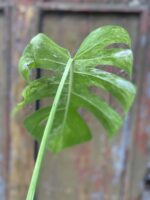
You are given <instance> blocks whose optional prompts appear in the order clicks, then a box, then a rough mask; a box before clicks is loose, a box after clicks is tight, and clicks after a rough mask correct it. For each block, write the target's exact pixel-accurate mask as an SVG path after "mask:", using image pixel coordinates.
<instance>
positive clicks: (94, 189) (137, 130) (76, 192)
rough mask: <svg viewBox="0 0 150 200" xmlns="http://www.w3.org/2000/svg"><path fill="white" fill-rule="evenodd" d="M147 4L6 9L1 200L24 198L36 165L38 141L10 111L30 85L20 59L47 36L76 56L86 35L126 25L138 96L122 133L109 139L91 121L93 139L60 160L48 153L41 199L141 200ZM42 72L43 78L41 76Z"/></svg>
mask: <svg viewBox="0 0 150 200" xmlns="http://www.w3.org/2000/svg"><path fill="white" fill-rule="evenodd" d="M149 21H150V20H149V3H148V0H147V1H146V0H145V1H144V0H143V1H142V0H141V1H140V0H134V1H129V0H128V1H127V0H122V1H120V0H103V1H102V0H95V1H94V0H84V1H83V0H81V1H79V0H72V1H69V0H66V1H62V0H55V1H54V2H52V1H45V2H42V1H41V2H40V1H31V0H22V1H19V0H16V1H15V0H14V1H8V2H7V1H6V0H5V1H1V3H0V30H1V31H0V61H1V62H0V101H1V102H0V119H1V120H0V199H1V200H23V199H25V195H26V191H27V188H28V184H29V180H30V177H31V173H32V169H33V165H34V141H33V140H32V138H31V137H30V136H29V135H28V134H27V133H26V131H25V129H24V128H23V125H22V121H21V116H20V117H18V118H17V119H12V118H11V116H10V111H11V109H12V107H13V106H14V105H15V104H16V102H18V101H19V99H20V95H19V94H20V91H21V90H22V88H23V87H24V85H25V83H24V81H23V80H22V79H21V77H20V76H19V75H18V69H17V66H18V60H19V57H20V55H21V53H22V50H23V48H24V47H25V45H26V44H27V42H28V41H29V40H30V38H31V37H32V36H33V35H35V34H36V33H38V32H44V33H46V34H47V35H49V36H50V37H51V38H52V39H54V40H55V41H56V42H58V43H59V44H60V45H62V46H64V47H66V48H68V49H70V51H71V52H72V53H74V51H75V49H77V48H78V46H79V44H80V43H81V41H82V40H83V38H84V37H85V36H86V35H87V33H88V32H90V31H91V30H93V29H94V28H97V27H99V26H102V25H106V24H117V25H121V26H123V27H125V28H126V29H127V30H128V31H129V33H130V35H131V37H132V41H133V46H132V47H133V51H134V56H135V60H134V70H133V81H134V83H135V84H136V85H137V88H138V94H137V97H136V101H135V103H134V106H133V108H132V110H131V112H130V114H129V116H128V117H127V119H126V120H125V124H124V127H123V128H122V130H121V131H120V134H119V135H118V136H116V137H115V138H114V139H113V140H112V141H109V140H108V139H107V137H106V135H105V133H104V130H103V129H102V127H100V125H99V124H98V123H97V122H96V121H95V120H94V118H93V117H92V116H90V115H87V116H86V117H87V120H88V121H89V124H90V128H91V129H92V131H93V140H92V141H91V142H88V143H86V144H83V145H80V146H77V147H74V148H72V149H67V150H65V151H63V152H62V153H60V154H59V155H52V154H51V153H50V152H49V153H47V154H46V157H45V159H44V164H43V167H42V172H41V177H40V182H39V185H38V190H37V193H36V199H37V200H49V199H52V200H60V199H61V200H137V199H140V196H141V195H142V193H143V191H144V189H143V187H144V186H143V185H144V184H143V179H144V174H145V172H146V167H147V165H148V163H149V162H150V159H149V155H150V152H149V148H150V142H149V137H150V120H149V117H150V103H149V102H150V89H149V88H150V68H149V63H150V62H149V61H150V57H149V52H150V51H149V48H150V46H149V39H150V38H149V37H150V36H149V35H150V34H149ZM42 73H43V72H42Z"/></svg>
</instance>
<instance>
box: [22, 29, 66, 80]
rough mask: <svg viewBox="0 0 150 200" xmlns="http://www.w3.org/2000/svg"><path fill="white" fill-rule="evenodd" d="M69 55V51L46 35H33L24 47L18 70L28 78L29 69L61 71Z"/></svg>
mask: <svg viewBox="0 0 150 200" xmlns="http://www.w3.org/2000/svg"><path fill="white" fill-rule="evenodd" d="M69 57H70V54H69V52H68V51H67V50H66V49H64V48H62V47H60V46H59V45H57V44H56V43H55V42H53V41H52V40H51V39H49V38H48V37H47V36H46V35H44V34H42V33H40V34H38V35H37V36H35V37H34V38H33V39H32V40H31V42H30V43H29V44H28V45H27V47H26V48H25V50H24V52H23V55H22V57H21V59H20V62H19V71H20V73H21V74H22V76H23V77H24V79H26V80H29V76H30V70H31V69H34V68H42V69H49V70H54V71H57V73H59V72H62V70H63V69H64V67H65V66H66V64H67V61H68V59H69Z"/></svg>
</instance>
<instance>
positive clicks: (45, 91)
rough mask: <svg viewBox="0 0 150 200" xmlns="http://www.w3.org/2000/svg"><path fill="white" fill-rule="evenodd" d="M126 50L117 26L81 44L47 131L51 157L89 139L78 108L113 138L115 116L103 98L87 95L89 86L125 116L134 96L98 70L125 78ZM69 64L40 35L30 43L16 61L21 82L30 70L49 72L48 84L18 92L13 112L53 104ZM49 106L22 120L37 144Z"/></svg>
mask: <svg viewBox="0 0 150 200" xmlns="http://www.w3.org/2000/svg"><path fill="white" fill-rule="evenodd" d="M113 45H122V47H121V48H120V47H119V48H118V47H114V46H113ZM130 46H131V41H130V37H129V35H128V33H127V31H126V30H124V29H123V28H122V27H119V26H104V27H101V28H98V29H96V30H95V31H93V32H91V33H90V34H89V35H88V36H87V38H86V39H85V40H84V41H83V43H82V44H81V46H80V48H79V50H78V51H77V53H76V55H75V57H74V58H73V63H72V64H71V67H70V71H69V75H68V78H67V80H66V82H65V84H64V85H63V93H62V95H61V99H60V102H59V105H58V108H57V111H56V113H55V119H54V123H53V128H52V131H51V132H50V133H49V137H48V141H47V147H48V148H49V149H50V150H51V151H53V152H59V151H61V150H62V149H64V148H66V147H69V146H73V145H76V144H79V143H82V142H85V141H87V140H90V139H91V133H90V130H89V127H88V124H87V123H86V122H85V121H84V119H83V118H82V116H81V115H80V113H79V109H80V108H84V109H86V110H88V111H89V112H91V113H92V114H93V115H95V117H96V118H97V119H98V120H99V122H100V123H101V124H102V125H103V127H104V128H105V129H106V131H107V133H108V135H109V136H110V137H111V136H112V135H113V134H114V133H116V132H117V130H118V129H119V128H120V126H121V124H122V118H121V116H120V114H119V113H117V112H116V111H115V110H114V109H113V108H112V107H111V106H110V105H109V104H108V103H107V102H106V101H105V100H104V99H103V98H100V97H99V96H97V95H96V94H94V93H93V92H91V89H90V88H91V87H93V86H95V87H98V88H100V89H102V90H105V91H106V92H108V93H110V94H112V95H113V96H114V98H116V100H117V101H118V103H119V104H120V105H121V106H122V108H123V109H124V111H125V112H127V111H128V110H129V108H130V106H131V104H132V102H133V99H134V96H135V87H134V86H133V84H132V83H131V82H130V81H128V80H125V79H123V78H121V77H119V76H117V75H115V74H112V73H110V72H106V71H103V70H102V69H100V66H110V65H111V66H113V67H117V68H120V69H121V70H124V71H125V72H127V73H128V74H129V75H131V73H132V62H133V57H132V51H131V50H130ZM69 58H70V54H69V53H68V51H67V50H66V49H64V48H62V47H60V46H58V45H57V44H55V43H54V42H53V41H52V40H50V39H49V38H48V37H47V36H45V35H44V34H38V35H37V36H36V37H34V38H33V39H32V40H31V42H30V43H29V44H28V46H27V47H26V49H25V51H24V53H23V56H22V57H21V59H20V63H19V70H20V73H21V74H22V76H23V77H24V78H25V79H26V80H30V70H32V69H33V68H41V69H49V70H53V71H54V72H55V73H54V75H53V76H51V77H48V78H45V77H43V78H40V79H37V80H33V81H29V83H28V85H27V87H26V88H25V89H24V91H23V92H22V96H23V102H21V104H19V106H18V107H23V106H25V105H26V104H29V103H32V102H34V101H36V100H40V99H43V98H46V97H52V98H54V96H55V94H56V91H57V88H58V86H59V83H60V77H61V75H62V74H63V71H64V69H65V67H66V64H67V62H68V60H69ZM97 66H99V68H97ZM51 106H52V105H50V106H49V107H44V108H41V109H40V110H38V111H35V112H34V113H32V114H31V115H30V116H28V117H27V118H26V119H25V127H26V128H27V130H28V131H29V132H30V133H31V135H32V136H33V137H34V138H35V139H36V140H38V141H39V142H40V141H41V140H42V136H43V131H44V128H45V125H46V122H47V119H48V116H49V112H50V110H51Z"/></svg>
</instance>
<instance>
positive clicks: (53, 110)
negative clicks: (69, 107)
mask: <svg viewBox="0 0 150 200" xmlns="http://www.w3.org/2000/svg"><path fill="white" fill-rule="evenodd" d="M72 62H73V59H72V58H69V60H68V62H67V64H66V67H65V70H64V73H63V75H62V78H61V81H60V84H59V86H58V89H57V92H56V95H55V98H54V101H53V104H52V108H51V111H50V114H49V117H48V121H47V124H46V127H45V130H44V133H43V138H42V141H41V145H40V148H39V153H38V156H37V160H36V163H35V167H34V170H33V174H32V178H31V182H30V186H29V190H28V194H27V197H26V200H33V199H34V194H35V190H36V186H37V182H38V177H39V173H40V169H41V164H42V160H43V157H44V153H45V149H46V143H47V139H48V136H49V134H50V132H51V130H52V126H53V122H54V118H55V113H56V111H57V107H58V103H59V100H60V97H61V94H62V91H63V87H64V84H65V81H66V79H67V77H68V74H69V72H70V69H71V66H72Z"/></svg>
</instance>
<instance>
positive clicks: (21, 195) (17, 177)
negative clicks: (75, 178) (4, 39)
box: [9, 3, 37, 200]
mask: <svg viewBox="0 0 150 200" xmlns="http://www.w3.org/2000/svg"><path fill="white" fill-rule="evenodd" d="M35 16H36V9H34V8H33V7H32V6H29V5H28V4H22V3H21V4H20V3H18V4H16V7H13V13H12V21H11V22H12V24H13V25H12V30H11V31H12V32H11V34H12V44H11V47H12V49H11V54H12V66H11V67H12V70H11V84H12V85H11V106H12V107H13V106H15V105H16V103H17V102H19V100H20V98H21V96H20V94H21V91H22V89H23V88H24V85H25V82H24V81H23V79H22V77H20V75H19V74H18V61H19V58H20V55H21V54H22V51H23V49H24V47H25V46H26V44H27V42H28V41H29V40H30V39H31V37H33V35H34V34H35V27H36V25H37V24H36V17H35ZM10 130H11V144H10V172H9V200H20V199H25V196H26V193H27V189H28V185H29V180H30V178H31V173H32V169H33V165H34V158H33V157H34V145H33V140H32V139H31V137H30V136H29V135H28V134H27V132H26V131H25V129H24V127H23V113H19V114H18V115H17V116H16V118H11V122H10Z"/></svg>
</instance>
